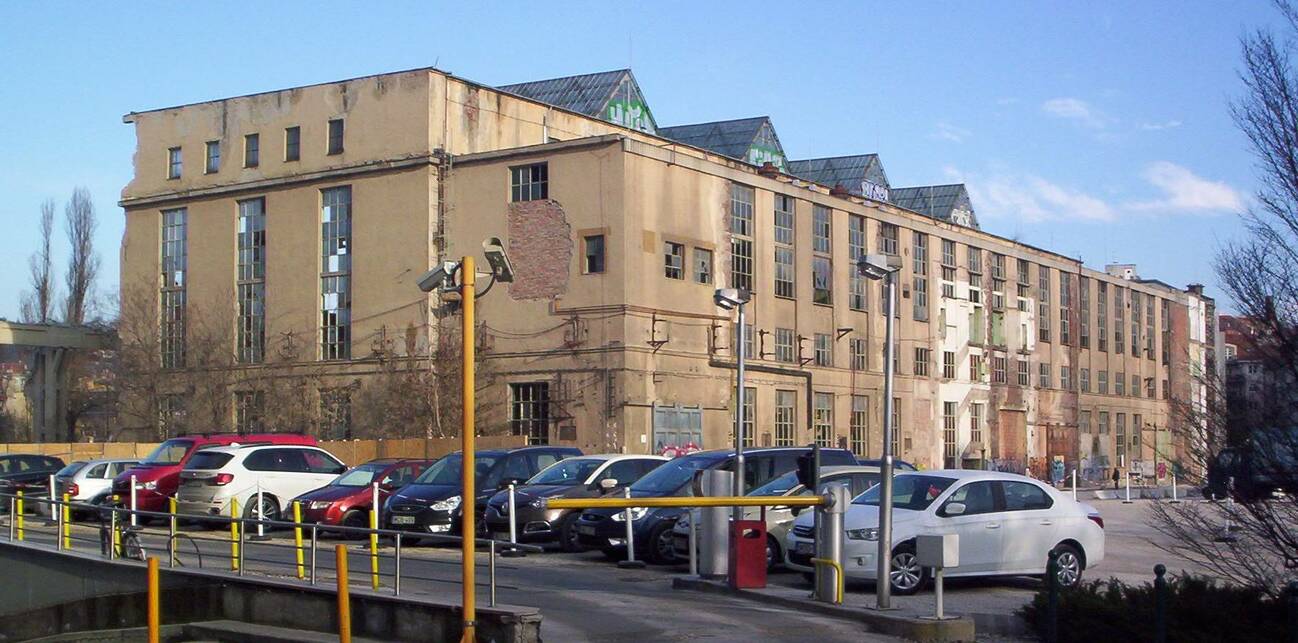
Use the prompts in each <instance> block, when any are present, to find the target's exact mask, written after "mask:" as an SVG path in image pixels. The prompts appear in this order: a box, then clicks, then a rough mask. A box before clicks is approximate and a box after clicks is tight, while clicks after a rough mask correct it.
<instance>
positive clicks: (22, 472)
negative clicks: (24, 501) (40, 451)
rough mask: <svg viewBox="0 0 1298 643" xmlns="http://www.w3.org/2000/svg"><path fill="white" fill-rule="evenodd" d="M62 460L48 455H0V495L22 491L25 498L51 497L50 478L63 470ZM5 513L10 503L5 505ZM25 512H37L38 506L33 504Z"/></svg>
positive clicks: (24, 508)
mask: <svg viewBox="0 0 1298 643" xmlns="http://www.w3.org/2000/svg"><path fill="white" fill-rule="evenodd" d="M64 466H66V465H64V463H63V461H62V460H60V459H58V458H56V457H54V456H48V455H27V454H22V453H16V454H5V455H0V493H15V492H17V491H22V492H23V495H24V496H31V497H46V498H48V497H49V493H50V476H51V475H54V474H56V473H58V472H59V470H60V469H62V468H63V467H64ZM0 504H3V505H4V511H9V501H8V500H6V501H4V502H3V503H0ZM23 510H24V511H37V510H39V509H38V504H31V505H30V508H28V507H27V506H24V507H23Z"/></svg>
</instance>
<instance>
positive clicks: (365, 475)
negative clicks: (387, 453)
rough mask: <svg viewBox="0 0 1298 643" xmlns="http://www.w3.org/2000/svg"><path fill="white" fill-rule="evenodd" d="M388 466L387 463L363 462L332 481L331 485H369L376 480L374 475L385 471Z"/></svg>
mask: <svg viewBox="0 0 1298 643" xmlns="http://www.w3.org/2000/svg"><path fill="white" fill-rule="evenodd" d="M386 468H388V467H387V465H385V464H362V465H361V466H359V467H354V468H352V469H351V470H350V471H347V472H346V473H344V474H342V475H340V476H338V479H337V480H334V481H333V482H331V483H330V486H333V487H368V486H370V485H371V484H372V483H373V482H374V477H375V476H377V475H379V474H380V473H383V470H384V469H386Z"/></svg>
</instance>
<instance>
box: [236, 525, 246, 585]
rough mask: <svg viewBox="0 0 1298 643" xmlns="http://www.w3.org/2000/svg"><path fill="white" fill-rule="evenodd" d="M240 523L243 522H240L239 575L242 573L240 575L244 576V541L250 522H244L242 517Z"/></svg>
mask: <svg viewBox="0 0 1298 643" xmlns="http://www.w3.org/2000/svg"><path fill="white" fill-rule="evenodd" d="M240 523H242V524H240V526H239V559H238V564H239V575H240V576H243V550H244V546H243V542H244V538H246V537H247V535H248V524H247V523H245V522H243V521H242V519H241V520H240Z"/></svg>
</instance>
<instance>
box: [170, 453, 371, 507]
mask: <svg viewBox="0 0 1298 643" xmlns="http://www.w3.org/2000/svg"><path fill="white" fill-rule="evenodd" d="M346 470H347V466H346V465H344V464H343V463H342V462H339V461H338V459H337V458H335V457H334V456H333V455H330V453H329V452H328V451H325V450H324V449H320V448H317V447H309V446H298V445H259V446H237V445H233V446H228V447H216V448H212V449H203V450H202V451H199V452H198V453H195V454H194V455H193V457H191V458H190V459H189V462H188V463H186V464H185V469H184V470H183V471H181V472H180V488H179V489H178V490H177V491H176V505H177V511H178V512H180V513H182V514H189V515H212V516H216V515H220V516H229V515H230V501H231V500H238V501H239V508H240V511H241V512H242V513H243V516H244V517H245V518H256V517H257V508H256V507H255V506H254V504H255V501H256V496H257V489H258V485H259V483H260V489H261V493H262V507H261V515H262V516H263V517H264V518H265V519H266V520H279V518H280V516H282V515H283V512H284V511H285V510H286V509H288V508H289V503H291V502H292V501H293V499H294V498H296V497H298V496H300V495H302V494H304V493H306V492H308V491H311V490H313V489H318V488H320V487H323V486H325V485H327V484H329V483H330V482H332V481H333V479H334V478H336V477H338V474H340V473H342V472H344V471H346Z"/></svg>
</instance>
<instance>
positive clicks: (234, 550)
mask: <svg viewBox="0 0 1298 643" xmlns="http://www.w3.org/2000/svg"><path fill="white" fill-rule="evenodd" d="M230 517H231V518H234V519H235V520H231V521H230V571H235V572H237V571H239V520H238V518H239V501H238V500H237V499H235V498H231V499H230Z"/></svg>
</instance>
